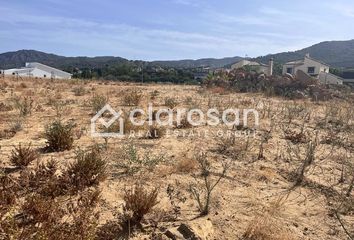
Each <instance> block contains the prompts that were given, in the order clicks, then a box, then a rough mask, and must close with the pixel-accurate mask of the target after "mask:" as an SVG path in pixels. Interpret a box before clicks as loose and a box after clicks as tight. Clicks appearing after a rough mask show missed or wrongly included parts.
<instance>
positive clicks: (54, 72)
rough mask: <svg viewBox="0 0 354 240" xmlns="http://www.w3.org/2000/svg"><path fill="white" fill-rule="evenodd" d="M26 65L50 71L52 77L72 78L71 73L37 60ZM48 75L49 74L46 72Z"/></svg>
mask: <svg viewBox="0 0 354 240" xmlns="http://www.w3.org/2000/svg"><path fill="white" fill-rule="evenodd" d="M26 67H32V68H36V69H40V70H42V71H44V72H47V73H49V76H51V78H58V79H70V78H71V74H70V73H67V72H64V71H61V70H59V69H56V68H53V67H50V66H47V65H44V64H41V63H37V62H33V63H26ZM46 75H47V77H48V74H46Z"/></svg>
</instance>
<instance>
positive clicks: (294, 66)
mask: <svg viewBox="0 0 354 240" xmlns="http://www.w3.org/2000/svg"><path fill="white" fill-rule="evenodd" d="M329 68H330V66H329V65H328V64H326V63H323V62H321V61H319V60H316V59H314V58H311V57H310V54H306V55H305V57H304V59H302V60H297V61H292V62H287V63H285V64H284V66H283V74H291V75H295V74H296V73H297V71H298V70H301V71H303V72H305V73H306V74H308V75H310V76H311V77H314V78H317V79H319V80H320V82H321V83H322V84H343V79H342V78H341V77H338V76H336V75H333V74H331V73H329Z"/></svg>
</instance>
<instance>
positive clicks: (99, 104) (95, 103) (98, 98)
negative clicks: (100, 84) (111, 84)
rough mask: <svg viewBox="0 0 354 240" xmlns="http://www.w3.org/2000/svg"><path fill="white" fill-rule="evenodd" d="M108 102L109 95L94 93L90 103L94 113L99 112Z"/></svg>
mask: <svg viewBox="0 0 354 240" xmlns="http://www.w3.org/2000/svg"><path fill="white" fill-rule="evenodd" d="M107 103H108V97H106V96H103V95H96V94H95V95H93V97H92V98H91V101H90V104H91V106H92V110H93V112H94V113H97V112H99V111H100V110H101V109H102V108H103V107H104V106H105V105H106V104H107Z"/></svg>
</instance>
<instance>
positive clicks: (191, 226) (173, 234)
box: [165, 219, 214, 240]
mask: <svg viewBox="0 0 354 240" xmlns="http://www.w3.org/2000/svg"><path fill="white" fill-rule="evenodd" d="M213 234H214V228H213V224H212V223H211V221H210V220H208V219H197V220H194V221H191V222H188V223H181V224H180V225H179V227H177V228H171V229H168V230H167V231H166V232H165V235H166V236H167V237H168V238H169V239H173V240H180V239H189V240H211V239H213V238H212V237H213Z"/></svg>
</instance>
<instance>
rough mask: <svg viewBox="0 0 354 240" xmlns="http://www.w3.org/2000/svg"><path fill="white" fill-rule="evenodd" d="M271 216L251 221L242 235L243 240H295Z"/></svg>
mask: <svg viewBox="0 0 354 240" xmlns="http://www.w3.org/2000/svg"><path fill="white" fill-rule="evenodd" d="M282 225H286V224H285V223H280V222H278V221H276V220H274V219H272V217H271V216H261V217H258V218H256V219H255V220H253V221H252V222H251V223H250V224H249V225H248V227H247V229H246V232H245V233H244V234H243V236H242V238H241V239H243V240H295V239H297V238H295V237H294V236H293V235H292V233H291V232H290V231H289V230H287V229H286V228H284V226H282Z"/></svg>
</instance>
